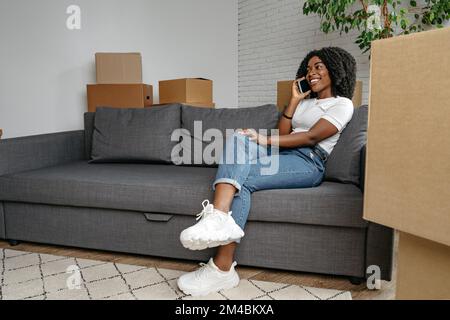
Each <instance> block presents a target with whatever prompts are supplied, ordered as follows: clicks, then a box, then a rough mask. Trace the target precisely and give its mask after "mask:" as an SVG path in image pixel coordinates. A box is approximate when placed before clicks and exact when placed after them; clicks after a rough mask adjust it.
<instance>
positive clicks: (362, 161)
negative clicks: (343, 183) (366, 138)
mask: <svg viewBox="0 0 450 320" xmlns="http://www.w3.org/2000/svg"><path fill="white" fill-rule="evenodd" d="M365 177H366V145H364V146H363V147H362V148H361V158H360V164H359V188H360V189H361V191H362V192H364V181H365Z"/></svg>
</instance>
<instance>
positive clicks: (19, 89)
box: [0, 0, 238, 138]
mask: <svg viewBox="0 0 450 320" xmlns="http://www.w3.org/2000/svg"><path fill="white" fill-rule="evenodd" d="M71 4H76V5H79V6H80V7H81V18H82V21H81V23H82V25H81V27H82V29H81V30H79V31H69V30H68V29H67V28H66V19H67V17H68V15H67V14H66V8H67V7H68V6H69V5H71ZM237 9H238V7H237V0H226V1H225V0H189V1H186V0H126V1H125V0H94V1H93V0H39V1H31V0H0V128H3V131H4V138H8V137H16V136H25V135H32V134H41V133H49V132H58V131H65V130H77V129H81V128H82V126H83V124H82V118H83V113H84V112H85V111H86V109H87V103H86V84H88V83H95V64H94V53H95V52H99V51H101V52H104V51H112V52H130V51H132V52H141V53H142V57H143V78H144V79H143V80H144V82H145V83H148V84H151V85H153V86H154V96H155V98H156V102H157V101H158V99H159V97H158V80H163V79H173V78H180V77H206V78H210V79H212V80H214V99H215V102H216V103H217V106H218V107H237V105H238V88H237V75H238V70H237V67H238V56H237V52H238V50H237V43H238V39H237V37H238V23H237V15H238V11H237Z"/></svg>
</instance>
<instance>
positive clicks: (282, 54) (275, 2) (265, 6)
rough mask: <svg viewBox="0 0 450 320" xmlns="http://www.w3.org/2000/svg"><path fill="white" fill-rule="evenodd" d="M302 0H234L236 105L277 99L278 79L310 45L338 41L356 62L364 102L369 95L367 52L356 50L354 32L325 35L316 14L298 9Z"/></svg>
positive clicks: (287, 73)
mask: <svg viewBox="0 0 450 320" xmlns="http://www.w3.org/2000/svg"><path fill="white" fill-rule="evenodd" d="M303 3H304V0H239V4H238V8H239V9H238V15H239V18H238V21H239V37H238V39H239V45H238V48H239V55H238V56H239V66H238V78H239V79H238V83H239V106H240V107H250V106H256V105H260V104H265V103H274V104H275V103H276V100H277V92H276V90H277V85H276V84H277V81H279V80H289V79H294V77H295V74H296V72H297V69H298V67H299V65H300V62H301V61H302V60H303V58H304V57H305V56H306V54H307V53H308V52H309V51H310V50H312V49H320V48H322V47H326V46H337V47H341V48H343V49H345V50H347V51H349V52H350V53H351V54H352V55H353V56H354V57H355V59H356V61H357V63H358V74H357V79H358V80H362V81H363V83H364V85H363V103H367V100H368V87H369V65H370V64H369V55H368V53H366V54H364V55H363V54H361V51H360V49H359V48H358V46H357V45H356V44H354V41H355V39H356V37H357V33H356V32H353V33H349V34H345V33H343V34H342V36H340V35H339V32H335V33H333V34H327V35H326V34H324V33H322V32H321V31H320V19H319V18H318V17H317V16H312V15H310V16H305V15H303V13H302V8H303Z"/></svg>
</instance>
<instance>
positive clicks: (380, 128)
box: [364, 28, 450, 246]
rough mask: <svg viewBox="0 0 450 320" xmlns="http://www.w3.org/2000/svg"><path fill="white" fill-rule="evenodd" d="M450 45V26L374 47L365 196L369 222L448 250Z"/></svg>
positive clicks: (385, 41) (380, 41) (377, 42)
mask: <svg viewBox="0 0 450 320" xmlns="http://www.w3.org/2000/svg"><path fill="white" fill-rule="evenodd" d="M449 40H450V28H444V29H436V30H432V31H426V32H420V33H415V34H411V35H405V36H399V37H395V38H390V39H384V40H377V41H374V42H373V43H372V52H371V79H370V102H369V123H368V144H367V155H366V177H365V191H364V218H365V219H367V220H370V221H373V222H376V223H379V224H383V225H386V226H389V227H392V228H395V229H398V230H400V231H403V232H406V233H410V234H413V235H415V236H418V237H421V238H424V239H428V240H431V241H435V242H438V243H441V244H445V245H447V246H450V160H449V159H450V102H449V89H448V88H450V77H449V74H450V55H449V52H450V41H449ZM408 53H409V54H408Z"/></svg>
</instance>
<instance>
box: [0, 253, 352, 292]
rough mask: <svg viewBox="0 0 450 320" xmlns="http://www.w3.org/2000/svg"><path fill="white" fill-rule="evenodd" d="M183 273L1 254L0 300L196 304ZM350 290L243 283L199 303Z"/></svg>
mask: <svg viewBox="0 0 450 320" xmlns="http://www.w3.org/2000/svg"><path fill="white" fill-rule="evenodd" d="M183 273H184V272H183V271H177V270H169V269H162V268H147V267H142V266H135V265H127V264H120V263H111V262H103V261H94V260H86V259H79V258H72V257H63V256H55V255H48V254H38V253H31V252H24V251H16V250H10V249H0V300H19V299H20V300H22V299H27V300H28V299H32V300H45V299H48V300H66V299H77V300H92V299H112V300H123V299H126V300H154V299H157V300H173V299H183V300H187V299H194V298H193V297H191V296H187V295H185V294H184V293H182V292H181V291H180V290H178V287H177V284H176V281H177V278H178V277H179V276H180V275H181V274H183ZM351 298H352V297H351V294H350V292H348V291H339V290H330V289H320V288H311V287H304V286H297V285H289V284H282V283H274V282H265V281H255V280H241V282H240V284H239V286H238V287H236V288H233V289H230V290H225V291H221V292H219V293H214V294H210V295H208V296H205V297H200V298H198V297H197V298H196V299H210V300H228V299H229V300H237V299H240V300H291V299H295V300H351Z"/></svg>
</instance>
